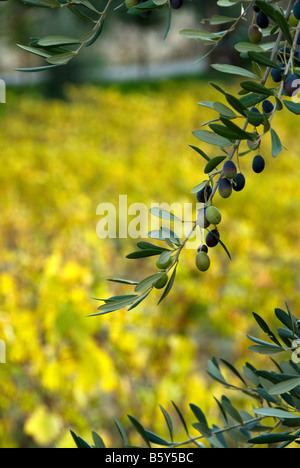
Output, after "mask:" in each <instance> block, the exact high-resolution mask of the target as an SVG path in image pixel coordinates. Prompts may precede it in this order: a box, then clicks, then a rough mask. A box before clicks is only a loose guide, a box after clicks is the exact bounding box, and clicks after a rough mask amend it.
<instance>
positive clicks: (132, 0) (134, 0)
mask: <svg viewBox="0 0 300 468" xmlns="http://www.w3.org/2000/svg"><path fill="white" fill-rule="evenodd" d="M138 3H139V0H125V5H126V7H127V8H133V7H135V6H136V5H138Z"/></svg>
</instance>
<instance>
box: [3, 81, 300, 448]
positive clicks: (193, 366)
mask: <svg viewBox="0 0 300 468" xmlns="http://www.w3.org/2000/svg"><path fill="white" fill-rule="evenodd" d="M67 97H68V99H67V100H66V101H50V100H46V99H44V98H42V97H40V96H39V95H38V94H34V93H31V94H28V95H27V94H26V92H23V93H20V94H13V93H11V94H10V95H9V96H8V104H7V105H6V106H2V109H1V116H0V122H1V155H2V170H1V172H0V186H1V201H0V226H1V236H0V243H1V262H0V298H1V305H0V311H1V312H0V339H3V340H4V341H5V342H6V347H7V356H6V360H7V363H6V364H1V365H0V414H1V418H0V441H1V446H2V447H31V446H53V445H54V444H55V443H57V445H58V446H59V447H69V446H73V443H72V440H71V437H70V435H69V430H70V429H73V430H76V431H77V432H79V433H80V435H81V436H82V437H85V438H87V440H90V431H91V430H95V431H99V432H100V433H101V434H102V435H103V437H104V439H105V441H106V442H107V443H108V444H112V443H113V444H115V445H116V444H118V435H117V431H116V429H115V428H114V427H113V417H117V418H118V419H120V420H121V421H122V423H124V425H125V426H126V424H127V423H126V415H127V414H133V415H134V416H135V417H137V418H140V419H141V421H142V422H143V423H144V424H145V425H146V427H148V428H149V429H151V428H152V429H153V430H157V429H158V428H159V429H158V430H159V432H160V434H162V435H163V430H161V427H162V425H163V424H164V422H163V417H162V415H161V413H160V411H159V407H158V405H159V404H162V405H163V406H164V407H165V408H167V409H168V410H169V411H170V412H172V411H171V403H170V402H171V400H174V401H175V402H176V403H177V404H178V406H179V407H180V408H181V409H182V410H183V412H184V413H188V403H190V402H194V403H196V404H198V405H199V406H200V407H201V408H202V409H203V410H204V411H205V412H208V414H209V415H210V416H211V418H213V419H216V418H217V416H218V413H217V411H216V409H215V403H214V400H213V398H212V394H215V395H218V394H220V392H221V391H222V389H220V388H219V386H216V385H215V384H212V383H211V381H210V379H209V378H208V377H207V375H206V372H205V370H206V360H207V358H210V357H212V356H216V357H219V356H222V357H223V358H225V359H227V360H230V361H232V362H235V363H237V365H241V364H243V363H244V361H245V360H255V359H256V360H257V359H258V358H257V356H256V355H253V356H252V355H251V356H250V352H249V351H248V346H249V344H250V343H248V341H247V339H246V338H245V335H246V333H248V332H251V330H252V329H253V328H255V329H256V327H255V324H254V320H253V319H252V317H251V313H252V312H253V311H256V312H257V313H259V314H260V315H261V316H262V317H272V312H273V309H274V308H275V307H282V306H283V305H284V301H286V300H287V301H288V302H289V304H290V307H291V309H292V311H293V313H294V314H295V315H297V310H298V309H299V306H300V296H299V281H300V275H299V265H300V235H299V203H300V183H299V181H300V169H299V167H300V166H299V154H298V151H299V147H298V137H297V136H298V127H299V122H298V120H297V117H295V116H292V115H291V114H288V112H287V111H282V112H281V113H277V114H276V118H275V121H274V125H275V128H276V130H278V133H279V134H280V136H281V138H282V141H283V143H284V145H285V146H286V148H287V150H284V151H283V152H282V153H281V154H280V155H279V156H278V157H277V158H276V159H272V157H271V154H270V142H269V137H267V138H265V141H264V144H263V153H264V156H265V157H266V166H267V167H266V171H265V172H264V173H263V174H260V175H257V174H254V173H252V171H251V162H252V157H251V155H250V156H249V155H248V156H245V157H244V158H243V159H242V170H243V172H244V174H245V175H246V178H247V184H246V188H245V190H244V191H243V192H241V193H234V194H233V196H232V197H231V198H230V199H228V200H221V199H220V198H219V197H218V196H217V197H216V201H215V204H216V206H218V208H219V209H220V210H221V212H222V215H223V222H222V224H221V226H220V230H221V235H222V239H223V241H224V242H225V243H226V245H227V247H228V248H229V250H230V252H231V254H232V262H230V261H229V260H228V258H227V256H226V254H225V252H224V251H223V250H222V248H221V247H217V248H216V249H214V251H213V252H212V254H211V260H212V266H211V269H210V271H209V272H208V273H206V274H201V273H199V272H198V270H196V268H195V265H194V262H195V252H194V251H191V250H187V251H186V253H185V254H184V255H183V258H182V261H181V264H180V268H179V271H178V277H177V282H176V285H175V287H174V289H173V290H172V292H171V294H170V296H169V297H168V299H167V300H166V301H165V302H163V303H162V304H161V305H160V306H159V307H157V305H156V304H157V300H158V298H159V295H157V296H155V294H154V296H149V298H148V300H146V301H145V302H144V303H143V304H142V305H141V306H140V307H138V308H136V309H134V310H133V311H131V312H126V310H125V311H124V310H123V311H117V312H114V313H112V314H109V315H106V316H104V317H96V318H94V317H93V318H87V316H88V315H90V314H93V313H95V312H96V310H97V307H98V303H97V302H96V301H95V300H93V297H97V298H103V297H108V295H113V294H115V293H117V294H118V293H122V294H123V293H125V294H126V293H127V292H128V291H131V289H130V287H127V286H117V285H113V284H110V283H107V282H106V278H111V277H123V278H126V277H127V278H130V279H136V280H138V279H141V278H143V277H145V276H146V275H148V274H152V273H153V272H154V271H155V260H153V258H152V259H147V260H136V261H134V260H125V259H124V257H125V255H126V254H127V253H129V252H131V251H132V250H134V246H135V242H134V241H133V240H122V239H121V240H114V239H112V240H108V239H107V240H100V239H99V238H98V237H97V235H96V226H97V222H98V221H99V217H97V215H96V209H97V206H98V205H99V203H101V202H111V203H115V204H117V203H118V196H119V194H127V195H128V203H129V204H130V203H134V202H141V203H145V204H147V205H149V206H150V204H151V203H152V202H159V203H161V202H166V203H170V204H171V203H173V202H180V203H183V202H193V201H194V200H195V197H194V196H193V195H190V190H191V188H192V187H193V186H195V185H196V184H198V183H200V182H201V181H202V180H203V168H204V165H205V162H204V160H203V159H201V158H200V157H199V156H198V155H197V154H196V153H195V152H193V151H192V150H191V149H190V148H189V147H188V145H189V144H192V145H193V144H194V145H197V144H198V143H199V142H197V140H196V139H195V138H194V137H193V136H192V134H191V132H192V130H195V129H199V128H200V126H201V124H202V123H203V122H204V121H206V120H210V119H212V118H214V114H213V112H212V111H210V110H208V109H206V110H205V109H203V108H201V107H199V106H197V104H196V103H197V101H200V100H208V99H209V100H213V99H220V97H219V96H217V94H216V91H214V90H213V88H211V87H210V86H209V85H208V84H206V83H204V82H201V81H199V82H196V81H194V82H188V81H187V82H178V83H176V82H167V83H163V84H161V85H157V86H154V87H151V86H146V85H144V86H138V87H137V88H136V89H135V88H134V87H132V88H130V89H122V88H119V87H109V88H104V87H103V88H101V87H93V86H87V87H71V88H70V89H68V90H67ZM202 148H203V149H204V150H207V151H209V148H205V145H203V146H202ZM215 155H217V154H215ZM260 359H261V360H263V361H264V362H265V361H267V359H268V358H266V357H261V358H260ZM208 389H210V390H209V392H208ZM166 431H167V429H166ZM179 433H180V431H179ZM134 437H138V436H136V435H134ZM133 440H134V439H133Z"/></svg>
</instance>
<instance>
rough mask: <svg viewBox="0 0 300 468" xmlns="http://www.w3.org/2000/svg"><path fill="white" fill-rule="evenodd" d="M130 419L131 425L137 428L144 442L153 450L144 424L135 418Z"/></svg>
mask: <svg viewBox="0 0 300 468" xmlns="http://www.w3.org/2000/svg"><path fill="white" fill-rule="evenodd" d="M128 418H129V419H130V422H131V424H132V425H133V426H134V427H135V429H136V430H137V432H138V433H139V434H140V435H141V437H142V438H143V439H144V441H145V442H146V444H147V445H148V447H149V448H151V445H150V441H149V437H148V435H147V432H146V430H145V429H144V428H143V426H142V424H141V423H140V422H139V421H138V420H137V419H136V418H134V417H133V416H130V415H128Z"/></svg>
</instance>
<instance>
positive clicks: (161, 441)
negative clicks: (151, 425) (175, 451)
mask: <svg viewBox="0 0 300 468" xmlns="http://www.w3.org/2000/svg"><path fill="white" fill-rule="evenodd" d="M145 432H146V434H147V437H148V439H149V441H150V442H152V443H153V444H156V445H163V446H166V447H169V446H170V445H172V443H171V442H168V441H167V440H165V439H162V438H161V437H160V436H158V435H157V434H154V433H153V432H151V431H147V430H145Z"/></svg>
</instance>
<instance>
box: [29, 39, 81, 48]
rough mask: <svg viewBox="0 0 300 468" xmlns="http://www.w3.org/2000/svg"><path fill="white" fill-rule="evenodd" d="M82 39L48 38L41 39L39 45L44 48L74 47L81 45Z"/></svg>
mask: <svg viewBox="0 0 300 468" xmlns="http://www.w3.org/2000/svg"><path fill="white" fill-rule="evenodd" d="M80 43H81V41H80V39H75V38H74V37H65V36H46V37H43V38H42V39H39V41H38V45H39V46H42V47H49V46H56V45H72V44H80Z"/></svg>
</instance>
